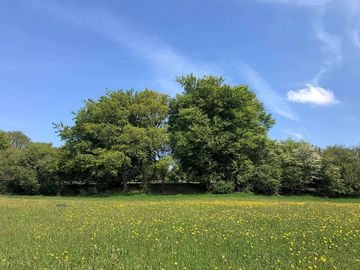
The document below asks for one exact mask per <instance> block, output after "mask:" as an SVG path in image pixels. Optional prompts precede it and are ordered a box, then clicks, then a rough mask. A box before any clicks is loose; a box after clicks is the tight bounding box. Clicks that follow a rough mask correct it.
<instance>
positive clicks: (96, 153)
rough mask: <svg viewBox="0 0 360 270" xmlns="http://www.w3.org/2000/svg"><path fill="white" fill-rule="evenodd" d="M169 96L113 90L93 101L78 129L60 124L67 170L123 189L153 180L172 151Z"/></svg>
mask: <svg viewBox="0 0 360 270" xmlns="http://www.w3.org/2000/svg"><path fill="white" fill-rule="evenodd" d="M168 102H169V98H168V96H167V95H164V94H160V93H157V92H155V91H151V90H144V91H141V92H134V91H132V90H129V91H117V92H114V91H109V92H107V94H106V95H105V96H102V97H101V98H100V99H99V100H97V101H94V100H87V101H86V102H85V106H84V107H83V108H81V109H80V110H79V111H78V112H77V113H76V115H75V117H74V125H73V126H71V127H69V126H65V125H64V124H61V123H60V124H57V125H56V128H57V130H58V132H59V134H60V137H61V139H62V140H64V141H65V145H64V147H63V149H62V153H63V154H62V159H61V160H62V162H61V169H62V171H63V172H64V173H65V175H66V177H68V179H71V180H77V181H85V182H86V181H88V182H95V183H97V184H104V185H105V186H109V185H119V184H120V183H122V184H123V187H124V190H125V191H126V190H127V183H128V181H129V180H137V179H141V180H142V181H143V183H144V187H145V189H146V188H147V186H148V183H149V182H150V181H151V180H153V177H154V175H155V173H154V168H155V167H154V164H155V163H156V162H157V161H158V160H159V159H160V158H161V157H162V156H164V155H165V154H166V153H167V152H168V136H167V127H166V120H167V117H168Z"/></svg>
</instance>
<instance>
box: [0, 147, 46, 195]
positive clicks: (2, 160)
mask: <svg viewBox="0 0 360 270" xmlns="http://www.w3.org/2000/svg"><path fill="white" fill-rule="evenodd" d="M23 158H24V157H23V152H22V151H21V150H20V149H17V148H9V149H7V150H5V151H3V152H2V153H1V154H0V192H1V193H14V194H29V195H33V194H37V193H38V191H39V187H40V185H39V182H38V181H37V178H36V173H35V172H34V171H33V170H32V169H31V168H28V167H26V166H24V164H23Z"/></svg>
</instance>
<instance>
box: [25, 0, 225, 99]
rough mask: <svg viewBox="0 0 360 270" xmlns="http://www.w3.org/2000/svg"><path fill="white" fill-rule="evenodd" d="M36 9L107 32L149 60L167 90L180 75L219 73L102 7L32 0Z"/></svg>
mask: <svg viewBox="0 0 360 270" xmlns="http://www.w3.org/2000/svg"><path fill="white" fill-rule="evenodd" d="M30 1H31V3H32V4H33V5H32V8H33V9H37V10H38V11H40V12H42V13H44V11H45V13H46V14H48V15H49V16H51V17H55V18H56V19H58V20H61V21H63V22H66V23H71V24H74V25H76V26H78V27H83V28H86V29H89V30H92V31H94V32H97V33H98V34H101V35H103V36H104V37H106V38H108V39H109V40H111V41H112V42H115V43H117V44H119V45H120V46H122V47H124V48H126V49H128V50H129V51H131V52H132V53H133V54H134V55H135V56H136V57H141V58H143V59H144V60H146V61H147V63H148V64H149V66H150V67H151V68H152V69H153V71H154V72H155V74H156V81H157V82H158V83H159V84H160V85H161V86H162V87H164V88H165V89H166V90H167V91H169V92H172V91H173V90H174V89H175V88H177V86H176V83H175V78H176V76H181V75H185V74H189V73H193V74H195V75H197V76H203V75H207V74H217V73H219V70H218V69H217V68H216V67H215V66H213V65H204V64H200V63H195V62H193V61H190V60H189V59H188V58H186V57H185V56H184V55H182V54H181V53H179V52H177V51H176V50H174V49H173V48H172V47H171V46H169V45H168V44H166V43H164V42H163V41H162V40H160V39H159V38H157V37H155V36H152V35H149V34H147V33H145V32H144V31H142V30H141V29H140V27H138V26H137V25H136V24H135V23H133V22H129V21H127V20H126V18H124V17H122V16H120V15H119V14H115V13H113V12H112V11H109V10H107V9H102V8H101V7H98V6H96V7H91V6H90V5H88V6H81V7H78V6H67V5H65V4H59V3H60V2H57V1H39V0H30Z"/></svg>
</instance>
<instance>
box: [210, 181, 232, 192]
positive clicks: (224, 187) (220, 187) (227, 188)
mask: <svg viewBox="0 0 360 270" xmlns="http://www.w3.org/2000/svg"><path fill="white" fill-rule="evenodd" d="M234 190H235V185H234V183H232V182H229V181H224V180H218V179H215V180H214V179H213V181H212V182H211V183H210V191H211V193H213V194H229V193H233V192H234Z"/></svg>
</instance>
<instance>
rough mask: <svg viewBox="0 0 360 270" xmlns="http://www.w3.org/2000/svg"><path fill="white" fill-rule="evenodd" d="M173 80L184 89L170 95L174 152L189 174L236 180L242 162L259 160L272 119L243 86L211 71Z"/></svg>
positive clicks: (242, 169) (206, 178)
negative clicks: (208, 73) (203, 74)
mask: <svg viewBox="0 0 360 270" xmlns="http://www.w3.org/2000/svg"><path fill="white" fill-rule="evenodd" d="M178 82H179V83H180V85H181V86H182V87H183V88H184V93H183V94H178V95H177V96H176V98H175V99H173V100H172V101H171V106H170V117H169V130H170V141H171V146H172V151H173V154H174V156H175V158H176V159H178V160H179V164H180V166H181V168H182V170H183V171H184V172H186V173H187V174H188V175H189V177H191V178H192V179H195V180H198V181H201V182H204V183H206V184H208V185H209V184H210V182H211V181H212V180H211V179H219V180H226V181H229V182H232V183H233V184H237V185H238V181H239V178H241V177H242V176H243V175H244V174H246V173H247V170H248V166H245V167H244V164H250V165H249V166H252V165H253V164H257V163H258V162H259V161H260V160H261V155H260V153H261V149H262V148H263V147H264V145H265V144H266V141H267V131H268V129H269V128H270V127H271V126H272V125H273V124H274V121H273V120H272V118H271V116H270V115H268V114H266V113H265V110H264V107H263V105H262V104H261V103H260V102H259V101H258V100H257V98H256V95H255V94H254V93H253V92H251V91H250V90H249V89H248V88H247V86H241V85H240V86H234V87H231V86H228V85H226V84H224V83H223V79H222V78H218V77H212V76H209V77H204V78H201V79H197V78H195V77H194V76H192V75H190V76H186V77H181V78H179V79H178ZM244 181H245V182H246V179H245V180H244V179H241V180H240V182H244ZM240 185H241V183H240Z"/></svg>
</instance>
